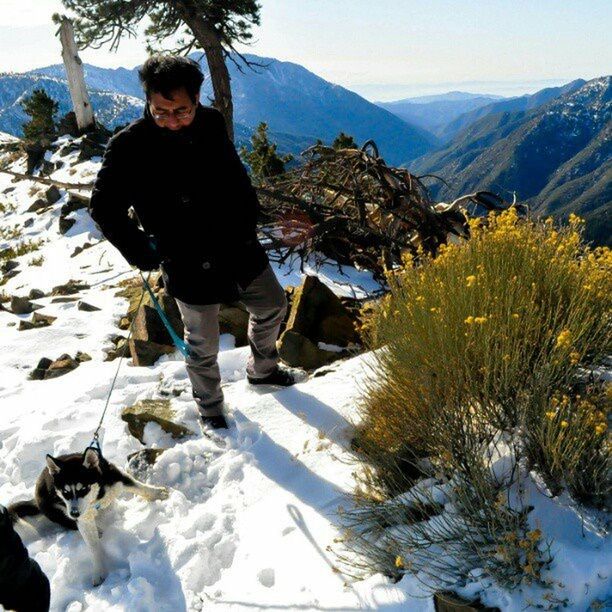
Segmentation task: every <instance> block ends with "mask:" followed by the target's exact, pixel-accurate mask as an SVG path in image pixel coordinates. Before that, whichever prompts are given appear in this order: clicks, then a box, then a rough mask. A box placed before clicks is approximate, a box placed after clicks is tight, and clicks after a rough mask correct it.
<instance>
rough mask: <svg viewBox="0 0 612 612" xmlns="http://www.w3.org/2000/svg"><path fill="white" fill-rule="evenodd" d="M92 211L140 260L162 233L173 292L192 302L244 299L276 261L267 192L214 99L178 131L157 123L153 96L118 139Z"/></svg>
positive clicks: (167, 277)
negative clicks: (263, 214) (271, 256)
mask: <svg viewBox="0 0 612 612" xmlns="http://www.w3.org/2000/svg"><path fill="white" fill-rule="evenodd" d="M130 206H131V207H133V208H134V210H135V211H136V214H137V216H138V219H139V221H140V223H141V225H142V228H143V229H144V231H143V230H142V229H140V227H139V226H138V223H136V222H135V221H134V220H132V218H131V217H130V216H129V215H128V210H129V208H130ZM90 211H91V216H92V217H93V219H94V221H95V222H96V223H97V224H98V226H99V227H100V229H101V230H102V232H103V234H104V235H105V236H106V238H107V239H108V240H109V241H110V242H111V243H112V244H113V245H114V246H115V247H117V248H118V249H119V251H120V252H121V253H122V255H123V256H124V257H125V258H126V259H127V260H128V262H129V263H131V264H133V265H138V261H141V260H142V258H143V256H146V254H147V253H149V252H150V251H151V245H150V241H149V238H148V236H147V234H149V235H151V236H153V237H154V239H155V242H156V243H157V250H158V252H159V254H160V256H161V258H162V274H163V278H164V282H165V284H166V287H167V289H168V292H169V293H170V294H171V295H173V296H174V297H176V298H178V299H180V300H182V301H183V302H186V303H188V304H215V303H219V302H230V301H233V300H236V299H238V286H240V287H242V288H245V287H247V286H248V285H249V284H250V282H251V281H252V280H253V279H254V278H255V277H256V276H258V275H259V274H260V273H261V272H262V271H263V270H264V268H265V267H266V265H267V263H268V257H267V255H266V253H265V251H264V249H263V247H262V246H261V245H260V244H259V241H258V240H257V231H256V223H257V215H258V211H259V202H258V200H257V194H256V192H255V189H254V188H253V186H252V184H251V181H250V179H249V176H248V174H247V172H246V170H245V168H244V166H243V165H242V162H241V161H240V158H239V156H238V154H237V153H236V149H235V147H234V145H233V143H232V142H231V140H230V139H229V137H228V135H227V131H226V127H225V121H224V119H223V115H222V114H221V113H220V112H219V111H218V110H217V109H215V108H212V107H206V106H202V105H201V104H200V105H198V108H197V110H196V115H195V118H194V120H193V121H192V122H191V124H190V125H189V126H187V127H185V128H182V129H180V130H178V131H171V130H169V129H166V128H161V127H159V126H157V125H156V124H155V122H154V120H153V118H152V117H151V114H150V112H149V110H148V106H147V107H146V109H145V114H144V117H143V118H141V119H138V120H137V121H134V122H133V123H131V124H130V125H128V126H127V127H126V128H124V129H123V130H121V131H120V132H118V133H117V134H115V135H114V136H113V137H112V138H111V139H110V141H109V143H108V145H107V148H106V152H105V154H104V159H103V162H102V167H101V168H100V171H99V173H98V176H97V179H96V183H95V186H94V189H93V193H92V197H91V204H90Z"/></svg>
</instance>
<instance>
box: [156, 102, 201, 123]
mask: <svg viewBox="0 0 612 612" xmlns="http://www.w3.org/2000/svg"><path fill="white" fill-rule="evenodd" d="M194 109H195V106H192V107H191V108H190V109H189V110H186V111H184V110H182V111H164V112H163V113H155V112H153V109H152V108H151V106H149V110H150V111H151V115H152V116H153V119H156V120H157V121H166V120H167V119H169V118H170V117H174V118H175V119H187V118H188V117H190V116H191V115H192V114H193V111H194Z"/></svg>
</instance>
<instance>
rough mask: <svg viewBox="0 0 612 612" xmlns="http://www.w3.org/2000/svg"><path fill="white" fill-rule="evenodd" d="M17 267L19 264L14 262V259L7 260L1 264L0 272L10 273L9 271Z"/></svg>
mask: <svg viewBox="0 0 612 612" xmlns="http://www.w3.org/2000/svg"><path fill="white" fill-rule="evenodd" d="M18 267H19V262H18V261H15V260H14V259H7V260H6V261H5V262H4V263H3V264H2V272H10V271H11V270H14V269H15V268H18Z"/></svg>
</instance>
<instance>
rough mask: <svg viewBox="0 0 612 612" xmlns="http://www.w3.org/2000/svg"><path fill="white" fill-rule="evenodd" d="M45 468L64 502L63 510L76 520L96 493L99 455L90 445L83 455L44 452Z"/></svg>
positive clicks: (95, 496)
mask: <svg viewBox="0 0 612 612" xmlns="http://www.w3.org/2000/svg"><path fill="white" fill-rule="evenodd" d="M47 469H48V470H49V474H50V475H51V478H52V479H53V486H54V488H55V492H56V493H57V496H58V497H59V498H60V499H61V500H62V501H63V502H64V504H65V506H66V510H65V512H66V514H67V515H68V516H69V517H70V518H71V519H73V520H75V521H76V520H77V519H78V518H79V517H80V516H82V515H83V514H84V513H85V512H87V510H88V509H89V508H91V507H92V506H93V505H94V504H95V502H96V499H97V497H98V492H99V490H100V485H99V482H100V476H101V471H100V455H99V454H98V453H97V451H95V450H94V449H93V448H88V449H87V450H86V451H85V452H84V453H83V455H74V456H70V457H68V458H65V457H64V458H54V457H52V456H51V455H47Z"/></svg>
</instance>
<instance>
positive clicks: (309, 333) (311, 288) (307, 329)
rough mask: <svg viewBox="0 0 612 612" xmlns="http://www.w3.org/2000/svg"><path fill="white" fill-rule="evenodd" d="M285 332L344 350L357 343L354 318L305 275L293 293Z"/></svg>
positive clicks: (315, 279) (321, 285)
mask: <svg viewBox="0 0 612 612" xmlns="http://www.w3.org/2000/svg"><path fill="white" fill-rule="evenodd" d="M328 319H329V321H328ZM286 329H287V330H292V331H295V332H297V333H299V334H302V335H303V336H306V337H307V338H309V339H310V340H312V341H313V342H314V343H317V342H325V343H326V344H334V345H336V346H342V347H346V346H348V345H349V344H354V343H357V342H359V335H358V333H357V331H356V329H355V325H354V319H353V317H352V316H351V314H350V313H349V311H348V310H347V309H346V308H345V306H344V305H343V304H342V302H341V301H340V298H338V297H337V296H336V295H335V294H334V292H333V291H332V290H331V289H329V288H328V287H326V286H325V285H324V284H323V283H322V282H321V281H320V280H319V279H318V278H317V277H315V276H306V278H305V279H304V282H303V283H302V285H301V286H300V287H299V288H298V289H295V290H294V291H293V299H292V305H291V312H290V314H289V318H288V320H287V328H286Z"/></svg>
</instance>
